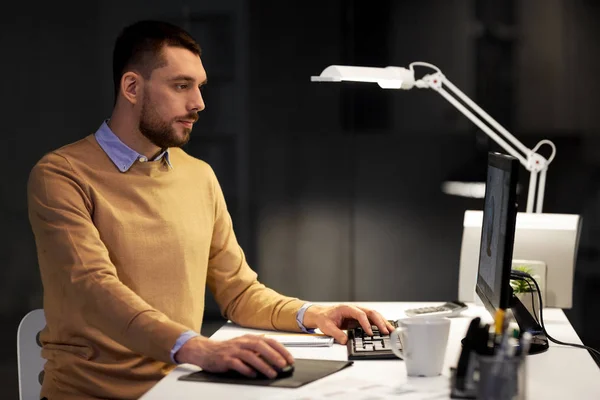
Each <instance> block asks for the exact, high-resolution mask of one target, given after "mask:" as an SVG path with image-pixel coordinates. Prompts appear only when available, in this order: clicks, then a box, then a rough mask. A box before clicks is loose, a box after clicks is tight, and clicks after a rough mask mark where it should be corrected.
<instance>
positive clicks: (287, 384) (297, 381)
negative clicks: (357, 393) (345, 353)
mask: <svg viewBox="0 0 600 400" xmlns="http://www.w3.org/2000/svg"><path fill="white" fill-rule="evenodd" d="M295 361H296V362H295V364H294V367H295V369H294V373H293V374H292V375H291V376H289V377H287V378H280V379H253V378H246V377H241V378H230V377H226V376H223V375H222V374H216V373H211V372H205V371H198V372H194V373H192V374H188V375H184V376H182V377H180V378H179V380H182V381H194V382H213V383H235V384H240V385H254V386H273V387H284V388H297V387H300V386H303V385H306V384H307V383H311V382H314V381H316V380H317V379H321V378H324V377H326V376H327V375H331V374H333V373H335V372H338V371H340V370H342V369H344V368H346V367H349V366H350V365H352V363H353V362H352V361H333V360H309V359H303V358H297V359H296V360H295Z"/></svg>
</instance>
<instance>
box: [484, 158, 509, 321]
mask: <svg viewBox="0 0 600 400" xmlns="http://www.w3.org/2000/svg"><path fill="white" fill-rule="evenodd" d="M518 166H519V165H518V160H517V159H516V158H514V157H510V156H506V155H503V154H498V153H490V154H489V158H488V170H487V183H486V188H485V201H484V207H483V224H482V229H481V244H480V249H479V267H478V273H477V285H476V289H475V290H476V292H477V294H478V295H479V297H480V298H481V300H482V301H483V304H484V305H485V306H486V308H487V309H488V310H489V311H490V312H492V313H493V312H495V310H497V309H498V308H502V309H507V308H508V307H509V297H510V294H511V292H510V270H511V264H512V251H513V244H514V233H515V220H516V215H517V205H516V192H517V171H518Z"/></svg>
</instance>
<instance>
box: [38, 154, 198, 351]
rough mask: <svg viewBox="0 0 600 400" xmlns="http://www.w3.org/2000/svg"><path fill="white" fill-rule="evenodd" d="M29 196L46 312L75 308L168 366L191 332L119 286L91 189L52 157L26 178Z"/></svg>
mask: <svg viewBox="0 0 600 400" xmlns="http://www.w3.org/2000/svg"><path fill="white" fill-rule="evenodd" d="M27 194H28V196H27V197H28V207H29V219H30V223H31V226H32V229H33V233H34V236H35V241H36V247H37V253H38V261H39V267H40V273H41V276H42V282H43V285H44V290H45V291H48V290H49V289H50V288H49V287H48V286H49V285H52V290H51V292H52V293H53V296H46V297H45V299H44V307H45V308H50V309H52V310H60V309H61V303H63V302H74V303H75V304H79V305H80V307H81V308H80V309H81V313H82V316H83V318H84V320H85V321H86V323H89V324H90V326H93V327H95V328H97V329H99V330H100V331H102V332H104V333H105V334H106V335H108V336H109V337H111V338H112V339H113V340H115V341H116V342H118V343H120V344H122V345H123V346H125V347H127V348H129V349H130V350H132V351H134V352H136V353H139V354H142V355H146V356H148V357H152V358H154V359H156V360H159V361H163V362H165V363H170V362H171V358H170V351H171V349H172V347H173V345H174V344H175V342H176V341H177V338H178V337H179V336H180V335H181V334H182V333H183V332H185V331H187V330H189V327H186V326H183V325H181V324H179V323H176V322H174V321H172V320H170V319H169V318H168V317H167V316H166V315H164V314H163V313H161V312H159V311H157V310H156V309H154V308H152V307H151V306H150V305H149V304H148V303H146V302H145V301H144V300H142V299H141V298H140V297H139V296H138V295H137V294H136V293H134V292H133V291H132V290H131V289H129V288H128V287H127V286H126V285H124V284H123V283H122V282H121V281H120V280H119V277H118V276H117V271H116V268H115V266H114V265H113V263H112V262H111V260H110V257H109V254H108V250H107V248H106V246H105V245H104V243H103V242H102V240H101V238H100V234H99V232H98V230H97V229H96V227H95V226H94V222H93V219H92V215H93V208H94V205H93V202H92V200H91V196H90V192H89V187H88V186H87V183H86V182H83V181H82V180H81V179H80V178H79V176H78V175H77V174H76V173H75V172H74V171H73V169H72V168H71V166H70V164H69V162H68V160H67V159H65V158H64V157H62V156H60V155H58V154H55V153H50V154H48V155H46V156H45V157H44V158H42V160H40V162H38V164H36V166H35V167H34V168H33V170H32V172H31V174H30V177H29V182H28V189H27ZM57 294H58V295H57ZM63 304H64V303H63Z"/></svg>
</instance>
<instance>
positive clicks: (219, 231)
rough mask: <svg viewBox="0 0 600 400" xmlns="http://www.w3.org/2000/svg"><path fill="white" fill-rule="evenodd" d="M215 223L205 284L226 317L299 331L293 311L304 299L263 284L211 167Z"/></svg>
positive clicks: (244, 323)
mask: <svg viewBox="0 0 600 400" xmlns="http://www.w3.org/2000/svg"><path fill="white" fill-rule="evenodd" d="M211 177H212V179H213V194H214V204H215V223H214V230H213V236H212V241H211V246H210V258H209V262H208V276H207V283H208V286H209V289H210V290H211V291H212V293H213V294H214V296H215V300H216V301H217V304H218V305H219V307H220V309H221V312H222V313H223V316H224V317H225V318H228V319H231V320H232V321H233V322H235V323H237V324H239V325H242V326H245V327H249V328H259V329H276V330H284V331H296V332H297V331H300V328H299V326H298V323H297V322H296V314H297V313H298V310H299V309H300V307H302V305H303V304H304V302H303V301H301V300H298V299H296V298H292V297H286V296H283V295H281V294H279V293H277V292H276V291H274V290H272V289H269V288H267V287H265V285H263V284H262V283H260V282H259V281H258V280H257V277H258V276H257V274H256V272H254V271H253V270H252V269H251V268H250V267H249V266H248V263H247V262H246V258H245V256H244V253H243V251H242V249H241V247H240V246H239V244H238V243H237V240H236V238H235V234H234V232H233V225H232V222H231V217H230V215H229V212H228V211H227V206H226V203H225V199H224V196H223V192H222V190H221V187H220V185H219V183H218V181H217V178H216V176H215V175H214V173H213V172H212V170H211Z"/></svg>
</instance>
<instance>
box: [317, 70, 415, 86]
mask: <svg viewBox="0 0 600 400" xmlns="http://www.w3.org/2000/svg"><path fill="white" fill-rule="evenodd" d="M310 80H311V81H312V82H342V81H349V82H371V83H377V84H378V85H379V86H380V87H381V88H383V89H411V88H412V87H413V86H414V85H415V74H414V72H413V71H411V70H409V69H406V68H402V67H385V68H376V67H353V66H346V65H330V66H329V67H327V68H325V69H324V70H323V72H321V75H319V76H311V78H310Z"/></svg>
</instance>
